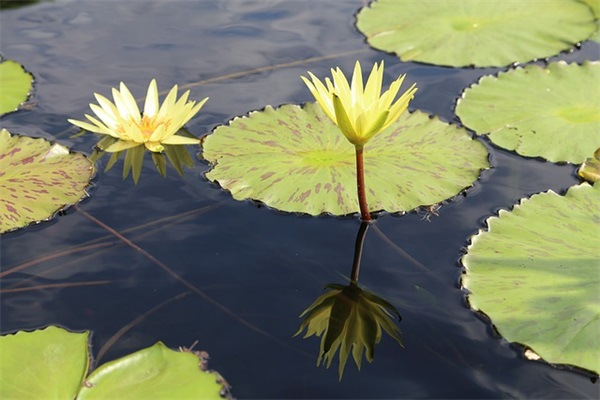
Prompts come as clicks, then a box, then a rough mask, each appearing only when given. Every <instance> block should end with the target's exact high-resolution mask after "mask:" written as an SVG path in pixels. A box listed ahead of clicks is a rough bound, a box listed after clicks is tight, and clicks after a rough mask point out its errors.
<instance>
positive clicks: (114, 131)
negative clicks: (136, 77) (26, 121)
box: [69, 79, 208, 153]
mask: <svg viewBox="0 0 600 400" xmlns="http://www.w3.org/2000/svg"><path fill="white" fill-rule="evenodd" d="M119 89H120V90H117V89H115V88H113V89H112V95H113V99H114V103H113V102H111V101H110V100H109V99H107V98H106V97H104V96H102V95H101V94H98V93H94V96H95V97H96V100H97V101H98V105H96V104H90V108H91V109H92V111H93V112H94V113H95V114H96V116H97V117H98V118H94V117H92V116H91V115H88V114H86V115H85V117H86V118H87V119H88V120H89V121H90V122H91V123H90V122H85V121H78V120H74V119H69V122H70V123H72V124H73V125H76V126H78V127H80V128H82V129H84V130H86V131H89V132H94V133H100V134H103V135H109V136H111V137H113V138H115V139H117V141H115V142H114V143H112V144H110V146H108V147H106V148H104V149H102V150H104V151H107V152H111V153H114V152H120V151H122V150H127V149H131V148H133V147H137V146H142V145H143V146H145V148H146V149H148V150H150V151H152V152H155V153H160V152H162V151H163V150H164V145H182V144H198V143H200V140H199V139H197V138H190V137H186V136H180V135H177V134H176V133H177V132H178V131H179V130H180V129H181V128H182V127H183V125H185V124H186V123H187V122H188V121H189V120H190V119H192V118H193V117H194V115H196V113H198V111H199V110H200V108H202V106H203V105H204V103H205V102H206V101H207V100H208V97H207V98H205V99H203V100H201V101H200V102H198V103H196V102H195V101H188V96H189V93H190V91H189V90H188V91H186V92H185V93H184V94H183V96H181V97H180V98H179V99H177V85H175V86H173V88H172V89H171V90H170V91H169V94H168V95H167V97H166V98H165V100H164V101H163V103H162V105H161V106H160V107H159V103H158V85H157V83H156V79H153V80H152V81H151V82H150V85H149V86H148V92H147V94H146V101H145V103H144V112H143V113H140V110H139V108H138V106H137V103H136V101H135V98H134V97H133V95H132V94H131V92H130V91H129V89H128V88H127V86H126V85H125V84H124V83H123V82H121V84H120V87H119Z"/></svg>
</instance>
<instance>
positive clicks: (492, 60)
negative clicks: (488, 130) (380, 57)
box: [356, 0, 597, 67]
mask: <svg viewBox="0 0 600 400" xmlns="http://www.w3.org/2000/svg"><path fill="white" fill-rule="evenodd" d="M356 24H357V27H358V30H359V31H361V32H362V33H363V34H364V35H365V36H366V37H367V41H368V42H369V44H370V45H371V46H373V47H375V48H376V49H380V50H383V51H387V52H390V53H395V54H397V55H398V56H399V57H400V58H401V59H402V60H404V61H420V62H425V63H431V64H439V65H449V66H455V67H461V66H467V65H475V66H478V67H484V66H503V65H508V64H512V63H515V62H520V63H525V62H528V61H531V60H533V59H539V58H544V57H549V56H552V55H555V54H557V53H559V52H561V51H563V50H568V49H570V48H572V47H573V46H574V45H575V44H576V43H578V42H581V41H583V40H585V39H587V38H588V37H589V36H590V35H592V33H594V32H595V30H596V28H597V25H596V18H595V16H594V15H593V13H592V10H591V9H590V7H588V6H587V5H586V4H583V3H581V2H579V1H577V0H562V1H556V0H552V1H520V2H514V1H482V0H444V1H439V0H422V1H414V0H375V1H373V2H372V3H371V4H370V5H369V7H365V8H363V9H362V10H361V11H360V12H359V13H358V16H357V22H356Z"/></svg>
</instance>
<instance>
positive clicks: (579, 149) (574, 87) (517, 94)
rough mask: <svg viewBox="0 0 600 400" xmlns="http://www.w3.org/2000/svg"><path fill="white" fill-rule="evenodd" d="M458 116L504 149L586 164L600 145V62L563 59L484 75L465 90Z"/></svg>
mask: <svg viewBox="0 0 600 400" xmlns="http://www.w3.org/2000/svg"><path fill="white" fill-rule="evenodd" d="M456 114H457V115H458V116H459V117H460V119H461V120H462V122H463V124H464V125H465V126H467V127H469V128H471V129H473V130H474V131H475V132H477V133H478V134H480V135H489V138H490V140H491V141H492V142H493V143H494V144H496V145H497V146H500V147H502V148H504V149H508V150H515V151H516V152H517V153H518V154H520V155H522V156H527V157H542V158H545V159H546V160H549V161H553V162H571V163H575V164H579V163H582V162H583V161H584V160H585V159H586V158H587V157H589V155H590V154H591V153H592V152H593V151H594V150H595V149H597V148H598V147H600V62H589V61H588V62H585V63H584V64H583V65H578V64H574V63H573V64H567V63H565V62H563V61H559V62H554V63H551V64H550V65H548V67H546V68H543V67H540V66H538V65H528V66H526V67H525V68H517V69H514V70H510V71H508V72H502V73H500V74H499V75H498V76H497V77H495V76H484V77H483V78H481V80H480V81H479V83H478V84H476V85H474V86H472V87H471V88H469V89H467V90H465V92H464V93H463V96H462V98H461V99H460V100H459V101H458V104H457V106H456Z"/></svg>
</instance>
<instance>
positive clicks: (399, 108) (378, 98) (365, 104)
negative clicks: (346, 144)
mask: <svg viewBox="0 0 600 400" xmlns="http://www.w3.org/2000/svg"><path fill="white" fill-rule="evenodd" d="M308 74H309V76H310V78H311V79H312V82H311V81H310V80H308V79H307V78H305V77H303V76H302V77H301V78H302V80H303V81H304V83H306V86H308V89H309V90H310V91H311V93H312V94H313V96H314V97H315V99H316V100H317V102H318V103H319V105H320V106H321V107H322V108H323V111H325V114H327V116H328V117H329V118H330V119H331V120H332V121H333V122H334V123H335V124H336V125H337V126H338V127H339V128H340V130H341V131H342V133H343V134H344V135H345V136H346V138H348V140H349V141H350V143H352V144H354V145H355V146H363V145H364V144H365V143H367V142H368V141H369V140H370V139H371V138H372V137H373V136H375V135H376V134H377V133H379V132H381V131H382V130H384V129H385V128H387V127H388V126H390V125H391V124H392V123H394V122H395V121H397V120H398V118H399V117H400V115H401V114H402V112H404V110H406V108H407V107H408V103H409V102H410V100H412V98H413V97H414V94H415V92H416V91H417V88H416V87H415V84H413V85H412V86H411V87H410V88H409V89H408V90H407V91H405V92H404V93H403V94H402V95H401V96H400V97H399V98H398V99H397V100H396V101H395V102H394V99H395V98H396V95H397V94H398V91H399V90H400V86H401V85H402V82H403V81H404V77H405V76H406V75H402V76H400V77H399V78H398V79H396V80H395V81H394V82H392V84H391V85H390V87H389V89H388V90H387V91H385V92H384V93H383V94H381V85H382V82H383V61H382V62H381V64H377V63H375V65H373V69H372V70H371V74H370V75H369V78H368V80H367V83H366V85H363V78H362V70H361V67H360V62H358V61H357V62H356V64H355V66H354V73H353V74H352V84H351V85H350V84H349V83H348V81H347V80H346V77H345V76H344V74H343V73H342V71H341V70H340V68H339V67H338V68H336V69H335V70H334V69H331V74H332V76H333V83H332V82H331V79H329V78H325V84H323V82H321V81H320V80H319V78H317V77H316V76H315V75H314V74H312V73H311V72H310V71H309V72H308Z"/></svg>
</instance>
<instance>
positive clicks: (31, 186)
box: [0, 129, 94, 233]
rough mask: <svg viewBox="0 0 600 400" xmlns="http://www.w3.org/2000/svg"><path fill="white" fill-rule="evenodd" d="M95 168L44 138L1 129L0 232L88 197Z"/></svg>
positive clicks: (22, 224)
mask: <svg viewBox="0 0 600 400" xmlns="http://www.w3.org/2000/svg"><path fill="white" fill-rule="evenodd" d="M93 173H94V168H93V166H92V164H91V163H90V162H89V160H88V159H87V158H86V157H85V156H84V155H83V154H79V153H70V152H69V149H67V148H66V147H64V146H62V145H60V144H52V143H50V142H48V141H47V140H45V139H42V138H37V139H35V138H30V137H26V136H17V135H11V134H10V133H9V132H8V131H7V130H6V129H2V130H1V131H0V233H3V232H6V231H10V230H14V229H17V228H21V227H24V226H26V225H28V224H30V223H32V222H39V221H43V220H46V219H49V218H51V217H52V216H53V215H54V214H55V213H56V212H58V211H60V210H62V209H63V208H65V207H66V206H68V205H71V204H74V203H77V202H78V201H80V200H81V199H82V198H83V197H85V196H86V195H87V194H86V191H85V188H86V187H87V186H88V185H89V183H90V179H91V177H92V175H93Z"/></svg>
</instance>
